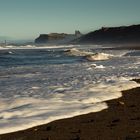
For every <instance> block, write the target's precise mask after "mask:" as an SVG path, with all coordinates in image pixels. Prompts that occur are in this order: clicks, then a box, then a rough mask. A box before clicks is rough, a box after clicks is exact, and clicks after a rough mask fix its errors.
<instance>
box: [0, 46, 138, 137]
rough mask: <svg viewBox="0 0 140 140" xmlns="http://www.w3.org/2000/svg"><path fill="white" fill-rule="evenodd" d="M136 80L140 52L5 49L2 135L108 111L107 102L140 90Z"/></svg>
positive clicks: (0, 75) (1, 57)
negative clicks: (129, 91) (123, 94)
mask: <svg viewBox="0 0 140 140" xmlns="http://www.w3.org/2000/svg"><path fill="white" fill-rule="evenodd" d="M112 47H113V46H112ZM89 56H93V57H91V58H92V59H88V57H89ZM95 56H96V59H94V58H95ZM137 78H140V50H132V49H131V50H129V49H120V50H119V49H117V50H115V49H111V48H109V47H107V46H106V47H104V46H102V45H63V46H43V47H41V46H37V47H36V46H31V45H27V46H18V47H16V46H5V47H2V46H1V47H0V134H5V133H10V132H15V131H19V130H24V129H27V128H31V127H34V126H37V125H42V124H46V123H49V122H52V121H54V120H59V119H64V118H70V117H73V116H77V115H82V114H87V113H91V112H98V111H101V110H104V109H107V108H108V106H107V104H106V102H105V101H107V100H111V99H116V98H119V97H121V96H122V93H121V91H122V90H128V89H131V88H135V87H139V86H140V85H139V84H138V83H136V82H134V81H132V79H137Z"/></svg>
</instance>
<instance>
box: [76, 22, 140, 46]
mask: <svg viewBox="0 0 140 140" xmlns="http://www.w3.org/2000/svg"><path fill="white" fill-rule="evenodd" d="M75 42H76V43H93V44H103V43H140V25H132V26H122V27H111V28H107V27H106V28H105V27H103V28H101V29H99V30H96V31H94V32H90V33H88V34H86V35H84V36H82V37H81V38H79V39H78V40H75Z"/></svg>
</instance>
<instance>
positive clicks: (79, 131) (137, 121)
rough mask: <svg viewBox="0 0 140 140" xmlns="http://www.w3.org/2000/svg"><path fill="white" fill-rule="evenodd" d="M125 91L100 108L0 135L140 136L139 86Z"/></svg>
mask: <svg viewBox="0 0 140 140" xmlns="http://www.w3.org/2000/svg"><path fill="white" fill-rule="evenodd" d="M136 81H137V82H140V80H136ZM122 92H123V96H122V97H121V98H119V99H115V100H110V101H107V104H108V106H109V108H108V109H105V110H103V111H101V112H97V113H90V114H87V115H81V116H77V117H73V118H69V119H62V120H58V121H54V122H51V123H49V124H46V125H41V126H37V127H34V128H31V129H27V130H24V131H19V132H14V133H10V134H4V135H0V140H140V88H135V89H131V90H127V91H122Z"/></svg>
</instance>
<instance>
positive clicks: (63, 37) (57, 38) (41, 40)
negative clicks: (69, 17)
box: [35, 30, 82, 44]
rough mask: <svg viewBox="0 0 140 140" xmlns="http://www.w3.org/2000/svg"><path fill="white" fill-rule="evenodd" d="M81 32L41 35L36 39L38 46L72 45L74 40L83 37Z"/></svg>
mask: <svg viewBox="0 0 140 140" xmlns="http://www.w3.org/2000/svg"><path fill="white" fill-rule="evenodd" d="M81 36H82V34H81V33H80V31H78V30H76V31H75V34H65V33H50V34H41V35H40V36H39V37H38V38H36V39H35V43H36V44H65V43H70V42H71V41H72V40H74V39H77V38H79V37H81Z"/></svg>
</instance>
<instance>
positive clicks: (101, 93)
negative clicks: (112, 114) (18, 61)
mask: <svg viewBox="0 0 140 140" xmlns="http://www.w3.org/2000/svg"><path fill="white" fill-rule="evenodd" d="M138 86H140V85H139V84H137V83H136V82H134V81H129V80H128V79H126V78H123V77H121V78H119V79H118V78H115V77H114V78H112V79H110V80H109V79H108V82H106V83H98V84H90V85H88V86H85V87H83V88H81V89H80V90H75V91H65V92H64V93H63V92H62V93H59V92H58V93H57V92H56V93H55V94H50V95H48V96H47V97H46V98H45V99H44V98H42V99H41V98H40V99H37V98H31V97H28V98H18V97H17V98H14V99H2V98H1V99H0V128H1V129H0V134H4V133H9V132H14V131H19V130H23V129H27V128H30V127H34V126H36V125H41V124H45V123H49V122H51V121H54V120H58V119H62V118H69V117H73V116H77V115H81V114H87V113H90V112H97V111H101V110H103V109H106V108H107V104H106V103H105V101H107V100H111V99H115V98H119V97H121V96H122V93H121V91H122V90H128V89H131V88H135V87H138ZM33 89H34V90H36V89H38V88H36V87H33ZM59 90H60V88H59ZM61 90H62V88H61Z"/></svg>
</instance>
